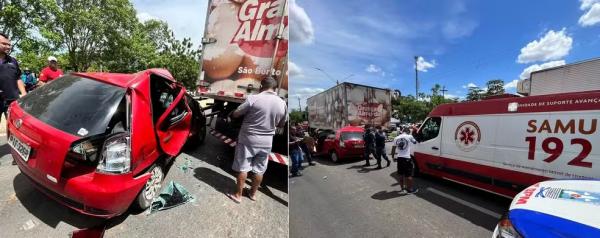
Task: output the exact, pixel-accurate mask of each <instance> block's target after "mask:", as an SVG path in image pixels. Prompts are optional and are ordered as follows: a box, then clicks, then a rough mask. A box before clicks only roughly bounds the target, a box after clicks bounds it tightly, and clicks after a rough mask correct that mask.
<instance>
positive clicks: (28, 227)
mask: <svg viewBox="0 0 600 238" xmlns="http://www.w3.org/2000/svg"><path fill="white" fill-rule="evenodd" d="M36 225H37V224H36V223H35V222H34V221H33V220H31V219H29V220H27V221H26V222H25V224H23V226H22V227H21V228H23V230H26V231H28V230H31V229H33V228H34V227H35V226H36Z"/></svg>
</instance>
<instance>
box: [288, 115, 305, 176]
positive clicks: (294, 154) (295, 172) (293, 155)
mask: <svg viewBox="0 0 600 238" xmlns="http://www.w3.org/2000/svg"><path fill="white" fill-rule="evenodd" d="M296 129H297V128H296V126H291V127H290V133H289V136H288V138H289V151H290V159H291V160H292V168H291V169H290V173H291V174H292V175H291V176H292V177H298V176H302V173H300V166H301V163H302V150H301V149H300V143H302V139H301V138H298V136H297V135H298V131H297V130H296Z"/></svg>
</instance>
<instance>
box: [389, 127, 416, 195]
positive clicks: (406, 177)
mask: <svg viewBox="0 0 600 238" xmlns="http://www.w3.org/2000/svg"><path fill="white" fill-rule="evenodd" d="M409 132H410V128H408V127H407V128H403V129H402V134H400V135H398V136H396V138H394V143H393V145H392V158H397V160H398V161H397V162H398V175H399V176H400V187H401V188H402V190H406V192H407V193H416V192H417V191H418V190H417V189H415V188H414V187H413V176H414V172H415V163H414V160H413V158H412V156H411V154H410V152H411V151H412V147H413V146H414V145H415V144H416V143H417V141H416V140H415V138H413V136H412V135H410V134H408V133H409ZM396 149H398V156H396Z"/></svg>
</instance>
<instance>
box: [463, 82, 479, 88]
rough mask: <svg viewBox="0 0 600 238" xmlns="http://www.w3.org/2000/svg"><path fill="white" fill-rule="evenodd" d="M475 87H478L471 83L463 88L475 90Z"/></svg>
mask: <svg viewBox="0 0 600 238" xmlns="http://www.w3.org/2000/svg"><path fill="white" fill-rule="evenodd" d="M474 87H477V85H476V84H474V83H469V84H467V85H463V86H462V88H474Z"/></svg>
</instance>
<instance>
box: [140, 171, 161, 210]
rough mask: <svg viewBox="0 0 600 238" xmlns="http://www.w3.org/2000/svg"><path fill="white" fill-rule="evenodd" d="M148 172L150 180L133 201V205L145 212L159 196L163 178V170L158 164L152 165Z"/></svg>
mask: <svg viewBox="0 0 600 238" xmlns="http://www.w3.org/2000/svg"><path fill="white" fill-rule="evenodd" d="M149 171H150V178H149V179H148V181H147V182H146V184H145V185H144V187H143V188H142V191H140V193H139V194H138V196H137V198H136V200H135V205H136V207H137V208H139V209H140V210H146V209H148V208H149V207H150V205H152V200H154V198H155V197H158V195H159V194H160V191H161V188H162V181H163V180H164V178H165V174H164V172H163V168H162V166H160V165H159V164H154V165H153V166H152V167H151V168H150V170H149Z"/></svg>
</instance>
